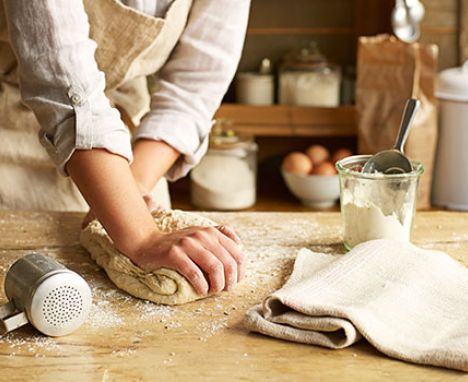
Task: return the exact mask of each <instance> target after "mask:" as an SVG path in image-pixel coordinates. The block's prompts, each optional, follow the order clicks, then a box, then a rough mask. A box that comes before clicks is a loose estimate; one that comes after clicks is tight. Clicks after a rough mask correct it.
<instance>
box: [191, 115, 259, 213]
mask: <svg viewBox="0 0 468 382" xmlns="http://www.w3.org/2000/svg"><path fill="white" fill-rule="evenodd" d="M225 125H226V123H225V122H224V121H217V122H216V125H215V127H214V128H213V131H212V134H211V136H210V145H209V149H208V152H207V153H206V155H205V156H204V157H203V159H202V160H201V161H200V163H199V164H198V165H197V166H196V167H195V168H194V169H193V170H192V172H191V173H190V179H191V182H190V191H191V199H192V204H194V205H195V206H196V207H198V208H203V209H212V210H240V209H244V208H248V207H251V206H252V205H254V204H255V200H256V173H257V145H256V144H255V142H254V141H253V138H252V137H250V136H244V135H239V134H236V133H235V132H234V131H233V130H232V129H228V128H226V126H225Z"/></svg>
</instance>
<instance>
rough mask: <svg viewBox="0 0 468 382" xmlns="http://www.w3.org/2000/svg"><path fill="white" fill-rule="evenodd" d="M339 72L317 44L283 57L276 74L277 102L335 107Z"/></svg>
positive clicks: (339, 80)
mask: <svg viewBox="0 0 468 382" xmlns="http://www.w3.org/2000/svg"><path fill="white" fill-rule="evenodd" d="M340 86H341V70H340V68H339V67H338V66H336V65H334V64H331V63H330V62H329V61H328V60H327V59H326V57H325V56H324V55H323V54H322V53H321V52H320V51H319V49H318V47H317V44H315V43H311V44H310V46H309V47H308V48H303V49H301V50H300V51H298V52H297V51H296V52H292V53H289V54H287V55H286V56H285V57H284V58H283V62H282V64H281V67H280V71H279V86H278V88H279V94H278V99H279V103H280V104H283V105H297V106H325V107H336V106H338V105H339V103H340Z"/></svg>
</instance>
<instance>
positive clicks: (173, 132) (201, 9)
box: [3, 0, 250, 179]
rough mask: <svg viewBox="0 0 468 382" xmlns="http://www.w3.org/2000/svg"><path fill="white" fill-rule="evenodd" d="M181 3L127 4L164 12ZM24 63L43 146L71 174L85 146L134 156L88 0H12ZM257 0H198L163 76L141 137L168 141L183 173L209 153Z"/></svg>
mask: <svg viewBox="0 0 468 382" xmlns="http://www.w3.org/2000/svg"><path fill="white" fill-rule="evenodd" d="M172 1H173V0H124V1H123V2H124V4H126V5H128V6H131V7H133V8H135V9H137V10H139V11H141V12H145V13H147V14H150V15H153V16H158V17H163V16H164V14H165V12H166V10H167V9H168V7H169V6H170V4H171V3H172ZM3 3H4V7H5V15H6V18H7V23H8V30H9V36H10V42H11V45H12V48H13V50H14V51H15V54H16V56H17V59H18V64H19V80H20V88H21V95H22V99H23V101H24V102H25V103H26V105H27V106H28V107H29V108H31V109H32V111H33V112H34V114H35V115H36V117H37V119H38V121H39V123H40V125H41V134H40V138H41V143H42V144H43V145H44V146H45V147H46V149H47V151H48V152H49V154H50V155H51V157H52V159H53V160H54V161H55V163H56V165H57V167H58V168H59V170H61V171H62V172H63V173H64V174H65V171H64V168H65V165H66V163H67V161H68V160H69V159H70V157H71V155H72V154H73V152H74V151H75V150H76V149H85V150H89V149H93V148H104V149H106V150H108V151H109V152H112V153H115V154H118V155H121V156H123V157H125V158H127V159H128V160H129V161H130V162H131V161H132V150H131V142H130V136H129V132H128V130H127V129H126V127H125V126H124V124H123V122H122V121H121V120H120V116H119V113H118V112H117V110H116V109H115V108H113V107H112V106H111V104H110V102H109V100H108V99H107V97H106V96H105V94H104V89H105V76H104V73H102V72H101V71H100V70H99V69H98V66H97V64H96V61H95V59H94V53H95V50H96V43H95V42H94V41H93V40H91V39H90V38H89V24H88V19H87V15H86V12H85V9H84V5H83V2H82V0H35V1H34V2H31V1H30V0H3ZM249 6H250V0H194V1H193V5H192V8H191V11H190V15H189V19H188V22H187V25H186V28H185V30H184V32H183V34H182V36H181V38H180V40H179V42H178V44H177V45H176V47H175V49H174V51H173V52H172V54H171V56H170V57H169V59H168V61H167V62H166V64H165V65H164V66H163V68H162V69H161V70H160V72H159V88H158V91H157V92H155V93H154V94H152V95H151V107H150V112H149V113H148V114H147V115H146V116H145V117H144V118H143V120H142V122H141V124H140V126H139V128H138V130H137V132H136V134H135V136H134V139H135V140H137V139H141V138H145V139H152V140H160V141H164V142H166V143H168V144H169V145H171V146H172V147H174V148H175V149H176V150H177V151H179V152H180V153H181V154H182V156H181V158H180V159H179V160H178V161H177V163H176V164H175V165H174V166H173V167H172V168H171V169H170V170H169V172H168V174H167V175H166V176H167V177H168V178H169V179H177V178H179V177H182V176H184V175H186V174H187V173H188V171H189V170H190V169H191V168H192V167H193V166H194V165H196V164H197V163H198V161H199V160H200V159H201V157H202V156H203V155H204V153H205V152H206V149H207V146H208V144H207V142H208V135H209V132H210V128H211V119H212V117H213V115H214V113H215V111H216V109H217V108H218V107H219V105H220V103H221V100H222V97H223V95H224V93H225V92H226V90H227V87H228V86H229V83H230V82H231V80H232V78H233V76H234V73H235V70H236V67H237V64H238V61H239V58H240V54H241V50H242V46H243V41H244V36H245V30H246V27H247V20H248V12H249Z"/></svg>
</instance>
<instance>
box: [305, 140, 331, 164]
mask: <svg viewBox="0 0 468 382" xmlns="http://www.w3.org/2000/svg"><path fill="white" fill-rule="evenodd" d="M306 154H307V156H308V157H309V158H310V160H311V161H312V164H313V165H314V166H318V165H319V164H320V163H323V162H325V161H327V160H328V158H330V152H329V151H328V150H327V149H326V148H325V147H323V146H321V145H313V146H310V147H309V148H308V149H307V150H306Z"/></svg>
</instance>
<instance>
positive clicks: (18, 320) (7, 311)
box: [0, 301, 29, 334]
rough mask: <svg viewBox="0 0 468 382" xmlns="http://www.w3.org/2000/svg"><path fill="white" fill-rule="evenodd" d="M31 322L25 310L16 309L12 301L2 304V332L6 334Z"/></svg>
mask: <svg viewBox="0 0 468 382" xmlns="http://www.w3.org/2000/svg"><path fill="white" fill-rule="evenodd" d="M28 322H29V320H28V317H27V316H26V314H25V313H24V312H21V311H19V310H18V309H16V307H15V304H13V302H12V301H10V302H9V303H7V304H5V305H1V306H0V333H1V334H5V333H8V332H11V331H12V330H15V329H17V328H19V327H20V326H23V325H26V324H27V323H28Z"/></svg>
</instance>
